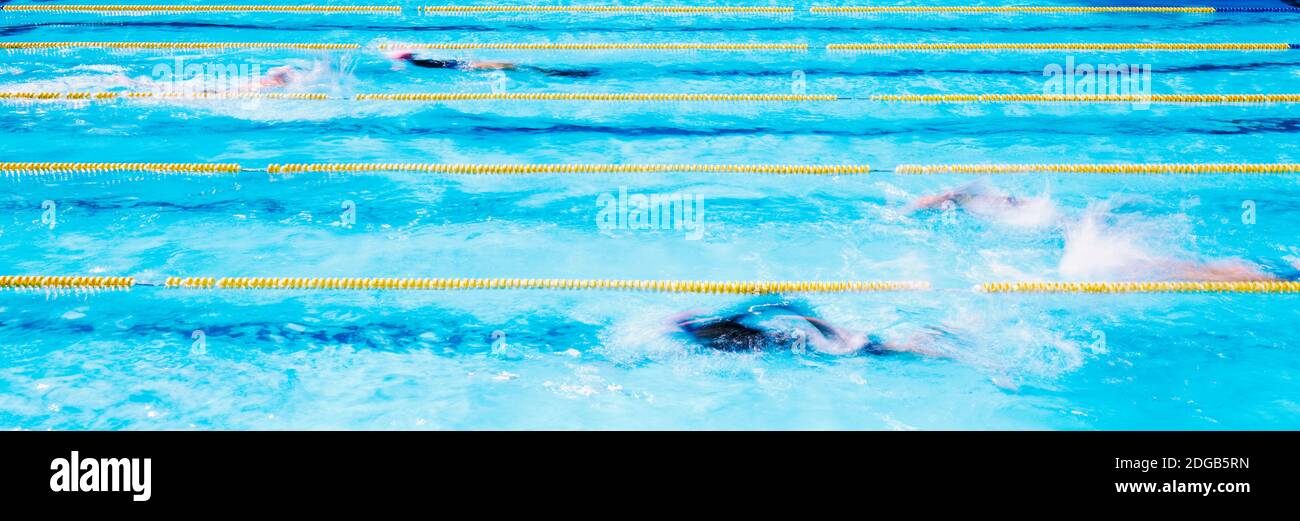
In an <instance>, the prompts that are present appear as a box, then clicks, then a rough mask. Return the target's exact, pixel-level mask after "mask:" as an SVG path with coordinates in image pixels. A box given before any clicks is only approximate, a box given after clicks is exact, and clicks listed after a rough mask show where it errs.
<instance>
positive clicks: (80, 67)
mask: <svg viewBox="0 0 1300 521" xmlns="http://www.w3.org/2000/svg"><path fill="white" fill-rule="evenodd" d="M83 3H89V2H83ZM173 3H175V4H180V5H185V4H188V5H202V3H200V2H181V1H177V2H173ZM952 3H955V2H940V1H934V2H907V3H903V2H899V3H898V5H909V6H924V5H932V6H937V5H947V4H952ZM362 4H367V5H369V4H383V5H385V6H398V7H401V8H402V10H401V12H400V13H394V12H391V11H388V10H385V11H379V12H332V13H317V12H253V13H249V12H237V11H230V12H184V11H178V12H137V13H126V14H123V13H82V12H72V11H36V12H22V11H19V12H10V11H4V12H0V42H5V43H11V44H12V43H16V42H190V43H205V42H206V43H213V42H258V43H280V44H291V43H312V44H322V43H326V44H340V45H343V46H348V45H352V44H355V45H356V46H357V48H355V49H352V48H335V49H325V50H319V49H290V48H276V47H275V46H266V45H263V46H259V47H251V48H180V49H177V48H164V49H140V48H120V49H102V48H86V47H85V46H80V47H78V46H70V47H56V48H39V49H32V48H11V49H7V50H5V51H4V52H5V54H4V58H3V62H0V92H26V93H37V92H52V93H59V94H62V95H66V94H67V93H77V92H81V93H100V92H115V93H120V95H121V97H119V98H116V99H102V100H97V99H90V100H75V99H74V100H68V99H56V100H32V99H7V100H0V103H3V105H2V106H0V129H3V131H4V135H5V139H4V140H2V141H0V161H3V162H87V163H110V162H144V163H204V164H207V163H222V164H234V165H239V166H238V167H237V171H234V172H216V173H193V172H160V171H153V170H157V169H156V168H137V169H134V170H126V171H107V172H90V171H82V170H89V168H72V167H63V168H62V169H60V168H54V170H62V171H56V172H50V171H37V172H32V171H31V170H32V168H30V167H19V166H13V167H7V168H8V170H6V171H5V172H4V173H5V174H6V178H5V179H4V182H3V183H0V186H3V188H0V190H3V199H2V202H0V205H2V207H3V210H2V211H0V239H2V240H0V266H3V269H0V272H3V273H0V274H4V275H88V276H123V277H135V280H136V281H139V282H140V283H141V284H139V285H137V286H136V287H132V288H130V289H129V290H122V289H109V288H99V289H84V288H82V289H77V288H63V289H50V288H43V289H27V290H13V291H9V290H6V291H3V292H0V426H3V427H5V428H17V429H47V428H53V429H539V428H560V429H619V428H652V429H751V428H757V429H1295V428H1297V427H1300V395H1298V394H1297V392H1296V391H1295V387H1294V380H1295V378H1296V377H1297V375H1300V358H1298V357H1297V352H1296V346H1297V345H1300V332H1297V330H1296V328H1295V326H1294V325H1295V324H1296V323H1297V320H1298V319H1300V307H1297V303H1298V301H1297V297H1296V296H1295V295H1293V294H1267V293H1126V294H1086V293H1055V294H1021V293H989V292H985V291H979V290H978V288H977V286H978V285H980V284H983V283H988V282H998V281H1096V280H1103V281H1105V280H1149V279H1150V280H1154V279H1156V278H1159V275H1160V274H1152V273H1150V272H1149V271H1150V270H1147V271H1143V270H1136V272H1135V271H1133V270H1126V269H1123V268H1122V266H1133V265H1143V266H1146V265H1148V264H1151V263H1152V262H1154V261H1153V259H1168V260H1170V261H1171V262H1174V261H1176V262H1189V263H1190V262H1210V263H1213V262H1218V261H1221V260H1223V259H1235V258H1240V259H1246V260H1248V261H1249V262H1253V263H1256V264H1259V265H1261V266H1263V267H1264V269H1266V270H1272V271H1282V270H1285V268H1286V265H1287V264H1288V263H1290V262H1294V261H1296V260H1297V258H1300V244H1297V235H1296V233H1295V231H1294V230H1295V227H1296V226H1298V225H1300V186H1297V184H1296V177H1295V175H1294V174H1295V173H1296V172H1294V171H1290V172H1286V173H1281V174H1196V175H1176V174H1150V175H1126V174H1125V175H1092V174H1078V173H1042V172H1038V173H1017V174H998V175H990V176H979V175H966V174H933V175H912V174H905V173H898V172H895V171H894V169H895V167H897V166H899V165H909V164H923V165H924V164H967V163H970V164H986V163H1011V164H1085V163H1097V164H1123V163H1133V164H1156V163H1179V164H1182V163H1186V164H1202V163H1243V164H1246V163H1248V164H1260V163H1300V138H1298V137H1297V136H1298V135H1300V134H1297V132H1298V129H1300V119H1297V112H1296V111H1297V109H1298V108H1300V105H1296V104H1294V103H1287V102H1274V103H1209V104H1191V103H1158V102H1157V103H1145V102H1144V101H1143V99H1133V100H1129V101H1126V102H1106V103H1041V102H1020V101H1012V102H966V103H912V102H900V101H881V100H879V99H873V98H872V96H880V95H894V94H899V95H902V94H912V95H922V94H1034V95H1042V94H1044V93H1045V92H1050V91H1047V90H1045V89H1048V88H1050V85H1048V83H1049V82H1050V81H1053V78H1059V77H1061V76H1060V75H1059V72H1058V73H1057V74H1056V75H1055V76H1054V75H1053V71H1064V70H1076V71H1077V70H1081V68H1084V67H1091V68H1094V70H1100V68H1101V67H1103V66H1111V65H1125V66H1132V71H1134V75H1133V78H1135V79H1136V82H1135V83H1133V88H1134V89H1135V90H1133V91H1131V92H1130V91H1126V92H1125V94H1133V95H1138V96H1139V98H1140V97H1141V96H1142V95H1146V94H1156V95H1161V94H1295V93H1297V92H1300V89H1296V88H1295V85H1296V82H1297V80H1300V50H1295V49H1289V48H1285V47H1284V48H1282V49H1274V50H1243V49H1235V50H1172V51H1171V50H1142V49H1136V50H1089V49H1067V50H1060V49H1049V50H1034V49H1002V50H987V49H986V50H961V49H949V50H938V51H935V50H930V51H916V50H906V49H902V50H900V49H896V50H886V51H872V50H830V49H827V48H826V46H827V45H829V44H883V43H890V44H904V43H907V44H910V43H966V44H970V43H1019V44H1027V43H1051V42H1058V43H1059V42H1070V43H1082V42H1091V43H1134V42H1147V43H1153V42H1155V43H1178V44H1197V43H1234V42H1247V43H1284V44H1285V43H1288V42H1295V41H1297V40H1298V38H1297V37H1296V34H1298V31H1297V28H1300V13H1288V12H1258V13H1252V12H1232V13H1227V12H1219V13H1197V12H1120V13H1080V12H1037V13H995V14H988V13H984V14H967V13H825V12H822V13H814V12H811V11H810V8H811V7H813V6H835V5H862V4H866V3H865V2H864V3H857V2H844V3H838V4H837V3H836V2H831V1H817V2H811V3H807V2H793V3H792V2H771V3H761V4H760V3H747V4H742V3H739V2H737V3H735V5H747V6H756V7H765V8H766V7H776V8H780V7H790V8H791V12H788V13H787V12H718V13H710V12H687V13H665V12H641V13H637V12H632V13H628V12H616V13H610V12H596V13H591V12H588V13H582V12H565V11H556V12H526V11H525V12H478V11H460V12H441V11H432V12H425V11H423V10H420V9H418V7H420V6H424V5H432V4H434V2H416V1H397V0H385V1H383V2H357V3H347V2H339V1H320V2H315V3H314V5H321V6H355V5H362ZM462 4H464V5H481V6H487V5H522V4H519V3H517V2H498V3H490V4H489V3H481V2H480V3H477V4H475V3H472V2H464V3H462ZM873 4H874V3H873ZM970 4H971V5H985V6H993V5H1005V4H999V3H996V2H980V3H970ZM1035 4H1036V5H1044V6H1066V7H1070V6H1083V5H1093V6H1097V5H1148V6H1158V5H1174V4H1178V3H1177V2H1145V3H1144V2H1136V1H1132V2H1124V3H1122V4H1121V3H1115V4H1103V3H1097V2H1093V3H1084V2H1063V1H1057V2H1048V1H1043V2H1035ZM1216 4H1217V5H1228V6H1236V7H1242V6H1259V7H1270V8H1271V7H1276V8H1285V7H1287V6H1286V4H1284V3H1281V2H1257V3H1249V4H1248V3H1244V2H1230V3H1229V2H1217V3H1214V2H1211V3H1197V4H1187V5H1216ZM0 5H3V6H5V7H9V6H48V5H64V3H63V2H59V3H57V4H55V3H51V2H0ZM547 5H587V4H583V3H573V4H556V3H549V4H547ZM605 5H620V4H605ZM621 5H636V6H669V5H674V4H671V3H663V2H636V3H626V4H621ZM416 44H449V45H459V46H462V47H469V48H457V49H419V48H415V47H416ZM466 44H469V45H466ZM480 44H533V45H536V44H547V45H551V44H581V45H587V46H588V47H591V44H600V45H606V46H608V45H624V46H626V45H630V44H635V45H633V46H634V47H635V46H636V45H643V44H661V45H687V46H700V45H706V44H745V45H749V46H751V47H753V46H768V47H764V48H748V49H739V50H737V49H722V50H720V49H716V48H715V49H664V48H655V47H652V46H651V47H646V46H644V45H643V46H642V47H640V48H631V49H621V48H614V49H609V48H604V49H601V48H585V49H583V48H579V49H572V48H570V49H564V48H560V49H556V48H541V49H539V48H526V47H525V48H506V49H490V48H486V49H485V48H473V47H474V46H475V45H480ZM778 44H779V45H778ZM774 45H775V46H776V47H771V46H774ZM803 45H806V46H807V48H806V49H804V48H802V46H803ZM412 48H415V49H414V52H415V53H416V54H418V55H419V56H421V57H425V58H428V59H440V60H445V59H454V60H457V61H458V62H465V63H469V62H508V63H512V64H516V66H515V67H514V70H492V69H481V70H464V69H429V68H421V67H417V66H414V65H413V64H410V63H405V62H402V61H400V60H393V59H390V57H389V56H388V55H389V54H392V52H393V50H395V49H412ZM284 66H290V67H291V69H289V71H290V74H291V76H292V77H291V81H288V82H287V83H288V84H287V85H278V84H277V85H269V86H267V85H262V83H261V82H262V79H263V78H266V77H267V76H268V75H269V74H274V71H275V70H276V69H275V68H276V67H284ZM1146 71H1149V75H1148V74H1147V72H1146ZM1083 78H1085V77H1083V76H1076V77H1075V79H1083ZM1125 81H1126V80H1125ZM250 82H251V83H254V84H257V85H258V86H259V88H258V90H257V91H256V92H254V95H249V96H220V95H211V93H214V92H215V93H221V92H229V91H230V90H232V89H233V88H235V87H240V86H247V85H248V84H249V83H250ZM1142 82H1146V83H1142ZM1144 85H1145V86H1144ZM1081 86H1082V87H1089V85H1087V84H1082V83H1076V84H1075V85H1072V86H1070V87H1069V88H1070V89H1076V88H1080V87H1081ZM236 90H237V89H236ZM127 92H150V93H154V94H156V95H155V96H153V97H141V98H126V97H125V96H126V95H125V93H127ZM241 92H243V91H241ZM196 93H200V94H201V93H209V96H208V97H207V98H202V99H193V98H194V97H195V96H194V95H195V94H196ZM263 93H273V94H277V95H281V94H286V93H288V94H295V95H297V94H311V95H322V96H320V97H321V98H323V99H266V98H265V97H259V96H258V95H257V94H263ZM404 93H488V94H494V95H497V97H498V98H507V99H486V100H455V99H453V100H435V101H429V100H417V101H394V100H383V99H378V100H358V99H356V98H357V95H358V94H404ZM526 93H581V94H589V93H619V94H637V93H642V94H644V93H661V94H709V95H718V94H755V95H782V96H787V95H788V96H792V98H791V99H782V100H777V101H730V100H720V99H719V100H705V101H689V100H686V101H683V100H680V99H676V100H673V99H669V100H659V101H637V100H631V101H601V100H530V99H508V98H509V97H510V96H512V95H519V94H526ZM164 94H166V95H164ZM171 94H175V95H176V96H175V97H168V96H170V95H171ZM1059 94H1063V95H1065V94H1069V95H1073V94H1080V95H1093V94H1105V93H1103V92H1095V91H1091V90H1086V89H1083V90H1079V91H1077V92H1076V91H1074V90H1071V92H1059ZM826 95H829V96H832V97H833V98H834V99H833V100H829V101H828V100H823V99H821V98H820V97H821V96H826ZM299 163H304V164H326V163H358V164H378V163H384V164H390V163H403V164H405V163H419V164H490V165H501V164H505V165H517V164H518V165H541V164H620V165H653V164H684V165H710V164H726V165H761V164H777V165H870V167H871V170H872V171H871V172H870V173H867V174H860V173H849V174H839V175H771V174H763V173H725V172H724V173H711V172H698V171H666V172H641V173H620V172H608V171H599V172H592V173H530V174H521V175H501V174H494V175H466V174H454V173H453V174H448V173H440V172H423V171H417V170H416V169H400V168H387V169H379V170H377V171H343V172H333V173H330V172H306V173H295V174H292V175H288V174H284V173H276V172H267V171H266V169H267V167H268V165H285V164H299ZM140 170H146V171H140ZM971 182H976V183H980V184H978V185H977V186H978V187H980V190H982V191H983V192H982V193H999V192H1005V193H1006V194H1011V195H1013V196H1014V197H1016V198H1017V199H1016V200H1017V201H1024V200H1032V201H1035V203H1034V204H1032V205H1027V206H1026V207H1025V208H1022V210H1019V211H1004V210H1005V209H1004V208H1000V207H997V206H996V205H995V206H994V207H992V208H987V207H985V208H981V207H978V206H972V207H963V208H957V207H953V206H948V207H944V208H941V209H940V210H938V211H920V212H911V211H908V204H909V202H910V201H913V200H914V199H916V198H917V197H920V196H923V195H926V194H934V193H939V192H942V191H944V190H948V189H952V188H954V187H959V186H962V185H966V184H967V183H971ZM652 195H653V196H664V197H670V196H671V197H678V198H677V199H673V200H674V201H676V202H677V203H679V205H683V206H685V207H687V208H689V209H690V210H691V211H692V212H693V213H691V214H689V217H687V216H686V215H683V216H682V217H681V218H680V219H679V220H677V221H674V222H672V223H670V224H667V225H664V221H660V222H659V223H658V224H659V225H655V226H649V227H648V228H647V229H633V228H634V227H633V226H629V225H628V224H627V222H628V221H629V216H628V215H627V211H626V210H625V209H624V208H625V204H623V203H619V201H628V200H630V199H631V198H635V197H637V196H645V197H647V198H648V197H649V196H652ZM610 201H614V202H615V203H614V206H612V207H610V206H608V204H609V202H610ZM609 209H612V210H613V212H614V214H615V215H614V216H613V217H612V220H611V218H610V215H609V213H608V212H606V210H609ZM602 212H605V213H602ZM261 276H266V277H461V278H494V279H514V278H522V279H530V278H544V279H582V280H610V279H636V280H652V281H657V280H698V281H773V280H776V281H841V280H846V281H922V282H926V283H928V286H929V289H928V290H922V291H913V290H907V291H889V292H847V293H836V292H827V293H822V292H810V293H804V292H795V293H798V294H791V295H789V296H790V298H792V299H796V300H798V301H799V302H801V303H803V304H804V305H807V306H808V307H810V308H811V309H813V310H815V312H816V313H817V315H818V316H820V317H821V318H823V319H825V320H827V321H829V322H832V323H835V324H839V325H841V326H843V327H846V328H850V329H853V330H858V331H870V332H873V333H875V334H878V335H881V336H883V337H886V338H907V337H910V336H912V335H915V334H918V333H923V332H926V331H930V332H931V334H934V333H933V332H934V331H941V332H942V333H939V334H937V337H936V340H935V342H937V344H938V345H939V346H940V348H941V349H943V350H944V352H945V353H946V354H947V355H948V358H927V357H919V356H909V355H901V356H884V357H872V356H845V357H836V356H825V355H817V354H811V353H802V354H801V353H791V352H762V353H757V354H755V353H739V354H738V353H725V352H712V351H709V350H707V349H701V348H699V347H693V346H691V345H689V344H687V343H685V342H683V341H682V340H681V339H680V338H678V337H676V336H673V335H669V334H666V332H665V329H666V327H665V325H666V324H667V323H668V319H669V317H672V316H674V315H676V314H678V313H681V312H683V311H686V310H704V311H717V310H722V309H726V308H728V307H731V306H735V305H737V304H738V303H741V302H744V301H746V300H748V299H749V298H751V297H747V296H744V295H731V294H700V293H667V292H629V291H595V290H547V289H493V290H464V291H437V290H431V291H419V290H410V291H385V290H359V291H358V290H352V291H348V290H337V289H284V290H256V289H254V290H219V291H213V290H207V289H204V288H168V287H164V285H165V281H166V280H167V278H168V277H261ZM145 284H157V285H145Z"/></svg>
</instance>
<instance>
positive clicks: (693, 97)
mask: <svg viewBox="0 0 1300 521" xmlns="http://www.w3.org/2000/svg"><path fill="white" fill-rule="evenodd" d="M149 98H157V99H280V100H315V101H325V100H345V101H346V100H356V101H492V100H497V101H613V102H643V101H674V102H693V101H741V102H748V101H765V102H766V101H845V100H867V101H877V102H896V103H923V104H938V103H1172V104H1243V103H1300V94H1151V95H1126V94H1114V95H1111V94H1107V95H1082V94H1081V95H1072V94H877V95H872V96H867V97H861V98H857V97H842V96H838V95H835V94H663V93H647V94H642V93H566V92H518V93H456V92H450V93H401V94H384V93H379V94H356V95H354V96H351V97H340V96H330V95H328V94H320V93H267V92H147V91H132V92H36V91H21V92H0V100H72V101H95V100H115V99H149Z"/></svg>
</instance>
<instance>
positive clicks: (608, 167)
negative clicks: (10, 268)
mask: <svg viewBox="0 0 1300 521" xmlns="http://www.w3.org/2000/svg"><path fill="white" fill-rule="evenodd" d="M873 171H876V170H873V169H872V168H871V167H870V166H869V165H866V164H849V165H806V164H793V165H777V164H704V163H683V164H672V163H622V164H598V163H518V164H510V163H496V164H487V163H272V164H269V165H267V166H265V167H248V166H242V165H239V164H236V163H163V162H153V163H143V162H134V163H132V162H122V163H115V162H33V161H28V162H0V175H5V176H15V175H40V174H78V173H87V174H89V173H103V172H151V173H161V174H237V173H243V172H262V173H268V174H278V175H295V174H318V173H324V174H335V173H366V172H416V173H429V174H452V175H461V174H470V175H478V174H481V175H497V174H500V175H521V174H596V173H611V174H624V173H633V174H634V173H706V174H714V173H717V174H726V173H737V174H777V175H781V174H806V175H858V174H868V173H871V172H873ZM880 171H885V172H894V173H897V174H913V175H927V174H1019V173H1071V174H1289V173H1300V163H1114V164H1091V163H1074V164H1071V163H1060V164H1050V163H1034V164H1017V163H990V164H974V163H972V164H901V165H898V166H896V167H894V168H893V169H884V170H880Z"/></svg>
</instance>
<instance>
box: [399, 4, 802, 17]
mask: <svg viewBox="0 0 1300 521" xmlns="http://www.w3.org/2000/svg"><path fill="white" fill-rule="evenodd" d="M418 11H419V12H420V13H423V14H430V15H431V14H473V13H606V14H791V13H794V8H793V7H746V6H734V7H692V6H681V5H678V6H672V5H667V6H621V5H567V6H566V5H427V6H422V7H420V8H419V9H418Z"/></svg>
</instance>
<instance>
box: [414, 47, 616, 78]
mask: <svg viewBox="0 0 1300 521" xmlns="http://www.w3.org/2000/svg"><path fill="white" fill-rule="evenodd" d="M388 58H389V59H390V60H395V61H398V62H401V63H406V64H410V65H412V66H415V67H420V68H424V69H453V70H461V71H517V70H526V71H533V72H539V73H542V74H545V75H547V76H561V77H568V78H586V77H590V76H595V75H596V70H595V69H545V68H542V67H534V66H531V65H519V64H516V63H510V62H493V61H466V60H455V59H446V60H444V59H433V58H421V57H418V56H416V55H415V53H414V52H412V51H405V50H403V51H393V52H390V53H388Z"/></svg>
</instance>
